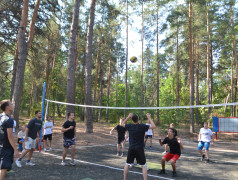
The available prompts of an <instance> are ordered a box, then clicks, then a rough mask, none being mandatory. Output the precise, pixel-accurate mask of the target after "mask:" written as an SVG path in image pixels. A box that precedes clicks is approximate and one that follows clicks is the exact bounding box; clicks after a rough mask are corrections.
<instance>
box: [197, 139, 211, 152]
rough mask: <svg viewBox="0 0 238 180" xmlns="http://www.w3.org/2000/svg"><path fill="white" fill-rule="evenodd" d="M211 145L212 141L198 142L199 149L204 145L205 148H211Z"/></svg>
mask: <svg viewBox="0 0 238 180" xmlns="http://www.w3.org/2000/svg"><path fill="white" fill-rule="evenodd" d="M209 146H210V142H203V141H200V142H199V143H198V150H202V149H203V147H205V150H209Z"/></svg>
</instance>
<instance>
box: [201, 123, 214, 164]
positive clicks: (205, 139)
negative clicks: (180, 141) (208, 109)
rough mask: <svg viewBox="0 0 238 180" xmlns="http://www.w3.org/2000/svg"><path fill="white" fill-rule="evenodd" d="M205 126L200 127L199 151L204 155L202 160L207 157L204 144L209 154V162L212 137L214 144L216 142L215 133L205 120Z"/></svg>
mask: <svg viewBox="0 0 238 180" xmlns="http://www.w3.org/2000/svg"><path fill="white" fill-rule="evenodd" d="M203 126H204V128H201V129H200V132H199V135H198V142H199V143H198V151H199V153H200V154H201V155H202V158H201V160H202V161H203V160H204V159H205V155H204V154H203V152H202V149H203V146H204V147H205V154H206V156H207V161H206V162H207V163H208V162H209V161H210V160H209V146H210V142H211V137H212V145H213V144H214V134H213V132H212V131H211V129H209V128H208V124H207V122H204V124H203Z"/></svg>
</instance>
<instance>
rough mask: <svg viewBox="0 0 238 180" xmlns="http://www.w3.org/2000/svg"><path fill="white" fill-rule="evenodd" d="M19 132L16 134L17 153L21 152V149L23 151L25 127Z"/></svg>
mask: <svg viewBox="0 0 238 180" xmlns="http://www.w3.org/2000/svg"><path fill="white" fill-rule="evenodd" d="M21 129H22V130H21V131H19V132H18V134H17V138H18V139H17V143H18V144H19V148H18V150H19V151H22V150H23V149H24V138H25V136H26V131H25V130H26V126H22V127H21Z"/></svg>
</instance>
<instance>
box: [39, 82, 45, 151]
mask: <svg viewBox="0 0 238 180" xmlns="http://www.w3.org/2000/svg"><path fill="white" fill-rule="evenodd" d="M45 87H46V83H45V82H44V87H43V98H42V110H41V114H42V115H41V123H42V126H41V132H40V142H39V152H41V140H42V129H43V120H44V109H45Z"/></svg>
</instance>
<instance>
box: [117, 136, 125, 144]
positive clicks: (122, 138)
mask: <svg viewBox="0 0 238 180" xmlns="http://www.w3.org/2000/svg"><path fill="white" fill-rule="evenodd" d="M124 140H125V136H123V137H118V139H117V144H121V143H122V142H123V141H124Z"/></svg>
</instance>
